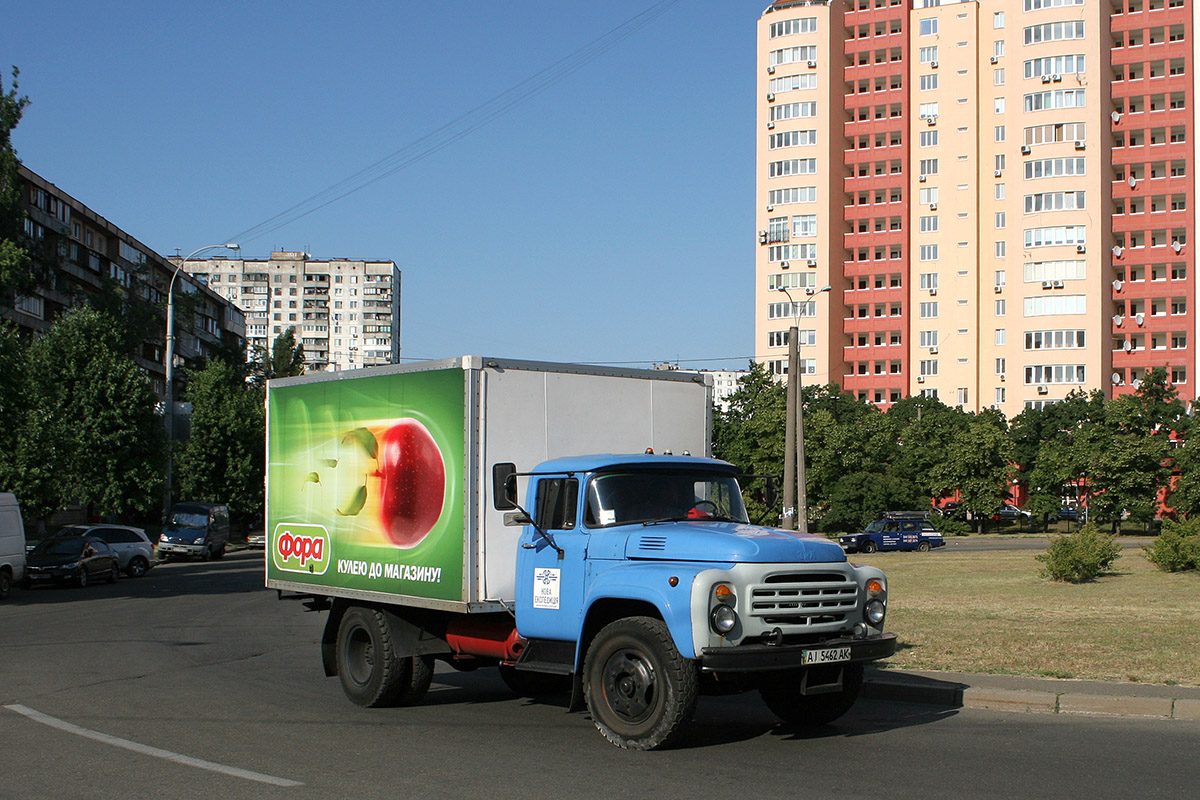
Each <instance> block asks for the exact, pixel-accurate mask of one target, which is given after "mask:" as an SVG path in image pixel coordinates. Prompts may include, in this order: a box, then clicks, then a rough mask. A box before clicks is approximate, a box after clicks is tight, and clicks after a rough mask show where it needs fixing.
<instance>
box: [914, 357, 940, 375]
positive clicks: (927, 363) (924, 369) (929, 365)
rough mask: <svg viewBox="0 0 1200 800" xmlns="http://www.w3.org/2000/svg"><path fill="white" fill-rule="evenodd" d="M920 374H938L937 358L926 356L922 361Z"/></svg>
mask: <svg viewBox="0 0 1200 800" xmlns="http://www.w3.org/2000/svg"><path fill="white" fill-rule="evenodd" d="M919 374H921V375H924V376H926V377H932V376H934V375H937V374H938V361H937V359H936V358H925V359H922V360H921V362H920V372H919Z"/></svg>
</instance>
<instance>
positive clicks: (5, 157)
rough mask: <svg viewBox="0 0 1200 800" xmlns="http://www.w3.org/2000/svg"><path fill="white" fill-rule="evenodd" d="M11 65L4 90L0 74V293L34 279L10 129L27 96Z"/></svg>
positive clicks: (18, 288)
mask: <svg viewBox="0 0 1200 800" xmlns="http://www.w3.org/2000/svg"><path fill="white" fill-rule="evenodd" d="M19 74H20V70H18V69H17V68H16V67H13V68H12V88H10V89H9V90H8V91H7V92H6V91H4V81H3V79H2V78H0V295H8V294H9V293H11V292H19V291H28V290H29V289H30V288H32V286H33V285H34V283H35V280H34V274H33V259H32V258H31V257H30V255H29V252H28V251H27V250H26V249H25V248H24V247H23V246H22V245H21V240H22V239H23V237H24V231H23V229H22V220H23V219H24V216H25V215H24V213H23V211H22V210H21V181H20V179H19V177H18V175H17V164H19V163H20V162H19V161H18V160H17V151H16V150H14V149H13V146H12V132H13V129H14V128H16V127H17V124H18V123H19V122H20V121H21V115H22V113H24V111H25V106H27V105H29V98H28V97H25V96H23V95H21V94H18V88H19V87H18V85H17V76H18V75H19Z"/></svg>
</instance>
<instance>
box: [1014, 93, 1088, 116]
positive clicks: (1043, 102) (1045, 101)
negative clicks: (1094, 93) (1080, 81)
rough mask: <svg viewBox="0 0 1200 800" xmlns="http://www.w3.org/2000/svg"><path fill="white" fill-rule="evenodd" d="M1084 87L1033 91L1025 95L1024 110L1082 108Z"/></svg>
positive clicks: (1083, 104) (1084, 101)
mask: <svg viewBox="0 0 1200 800" xmlns="http://www.w3.org/2000/svg"><path fill="white" fill-rule="evenodd" d="M1086 100H1087V97H1086V90H1084V89H1055V90H1054V91H1052V92H1033V93H1032V94H1027V95H1025V98H1024V108H1025V111H1026V112H1030V111H1045V110H1046V109H1054V108H1083V107H1084V106H1085V105H1086V104H1087V103H1086Z"/></svg>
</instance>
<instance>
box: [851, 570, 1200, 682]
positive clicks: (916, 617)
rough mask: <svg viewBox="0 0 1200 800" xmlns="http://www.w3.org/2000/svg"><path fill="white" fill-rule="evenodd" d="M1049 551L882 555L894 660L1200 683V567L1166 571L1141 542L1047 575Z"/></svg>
mask: <svg viewBox="0 0 1200 800" xmlns="http://www.w3.org/2000/svg"><path fill="white" fill-rule="evenodd" d="M1039 552H1041V551H1040V550H1009V551H1004V550H1001V551H976V552H956V553H948V552H945V551H942V552H933V553H879V554H875V555H871V556H863V555H855V556H853V557H852V560H854V561H855V562H861V563H866V564H871V565H874V566H877V567H879V568H881V569H883V570H884V571H885V572H886V573H887V576H888V618H887V629H888V630H890V631H895V632H896V633H897V634H899V637H900V647H899V649H898V650H897V652H896V655H895V656H893V657H892V658H891V659H889V660H888V661H887V662H885V663H886V664H887V665H888V666H893V667H899V668H905V669H921V670H951V671H956V672H991V673H1003V674H1012V675H1030V676H1036V677H1053V678H1079V679H1091V680H1116V681H1136V682H1141V683H1157V684H1177V685H1184V686H1200V574H1198V573H1196V572H1187V573H1176V574H1169V573H1166V572H1160V571H1159V570H1157V569H1156V568H1155V567H1154V566H1153V565H1152V564H1150V562H1148V561H1147V560H1146V559H1145V558H1144V557H1143V556H1142V552H1141V550H1140V549H1136V550H1125V551H1123V555H1122V556H1121V558H1119V559H1117V562H1116V564H1115V565H1114V567H1113V569H1114V572H1113V573H1111V574H1108V575H1103V576H1101V577H1100V578H1099V579H1098V580H1096V581H1094V582H1091V583H1084V584H1078V585H1075V584H1066V583H1055V582H1053V581H1049V580H1045V579H1043V578H1040V577H1038V574H1037V572H1038V568H1039V567H1040V566H1041V564H1040V563H1039V562H1037V561H1036V560H1035V558H1034V557H1035V556H1036V555H1037V554H1038V553H1039Z"/></svg>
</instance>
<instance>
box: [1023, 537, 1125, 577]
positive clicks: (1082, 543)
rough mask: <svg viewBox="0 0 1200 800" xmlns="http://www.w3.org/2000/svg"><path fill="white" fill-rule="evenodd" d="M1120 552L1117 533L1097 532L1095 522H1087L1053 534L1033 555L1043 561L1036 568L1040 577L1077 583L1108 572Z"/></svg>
mask: <svg viewBox="0 0 1200 800" xmlns="http://www.w3.org/2000/svg"><path fill="white" fill-rule="evenodd" d="M1120 556H1121V546H1120V545H1119V544H1117V537H1115V536H1112V535H1110V534H1105V533H1101V532H1100V527H1099V526H1098V525H1097V524H1096V523H1095V522H1089V523H1087V524H1086V525H1084V526H1083V527H1082V528H1080V529H1079V530H1078V531H1076V532H1075V533H1072V534H1070V535H1068V536H1056V537H1055V538H1054V539H1052V540H1051V542H1050V546H1049V547H1047V548H1046V552H1044V553H1042V554H1041V555H1039V556H1037V560H1038V561H1040V562H1042V563H1043V564H1045V566H1044V567H1043V568H1042V569H1041V570H1039V571H1038V574H1039V575H1041V576H1042V577H1043V578H1050V579H1052V580H1056V581H1070V582H1071V583H1081V582H1083V581H1090V580H1092V579H1094V578H1095V577H1096V576H1097V575H1099V574H1101V573H1102V572H1108V571H1109V569H1110V568H1111V567H1112V565H1113V562H1114V561H1116V560H1117V559H1118V558H1120Z"/></svg>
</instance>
